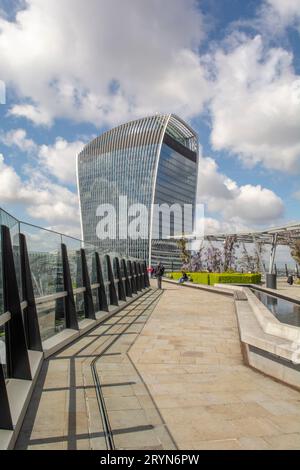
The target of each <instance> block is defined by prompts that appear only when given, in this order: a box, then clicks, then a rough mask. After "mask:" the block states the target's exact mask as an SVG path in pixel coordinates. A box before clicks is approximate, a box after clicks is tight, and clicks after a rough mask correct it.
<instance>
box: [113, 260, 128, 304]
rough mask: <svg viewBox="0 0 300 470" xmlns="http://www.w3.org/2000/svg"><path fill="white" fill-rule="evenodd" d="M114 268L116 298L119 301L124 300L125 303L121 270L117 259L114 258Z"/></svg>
mask: <svg viewBox="0 0 300 470" xmlns="http://www.w3.org/2000/svg"><path fill="white" fill-rule="evenodd" d="M115 266H116V275H117V280H118V297H119V300H124V302H126V294H125V287H124V282H123V279H122V274H121V269H120V261H119V258H117V257H116V258H115Z"/></svg>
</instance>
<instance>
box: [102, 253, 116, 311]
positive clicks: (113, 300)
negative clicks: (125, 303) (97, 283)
mask: <svg viewBox="0 0 300 470" xmlns="http://www.w3.org/2000/svg"><path fill="white" fill-rule="evenodd" d="M105 258H106V263H107V276H108V281H109V298H110V303H111V305H119V302H118V297H117V292H116V286H115V279H114V275H113V270H112V267H111V261H110V256H109V255H105Z"/></svg>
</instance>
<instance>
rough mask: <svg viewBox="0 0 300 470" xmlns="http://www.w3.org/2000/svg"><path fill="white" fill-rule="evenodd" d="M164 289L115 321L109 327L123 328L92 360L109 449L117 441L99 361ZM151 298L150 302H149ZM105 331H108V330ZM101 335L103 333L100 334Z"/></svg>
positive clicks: (145, 298)
mask: <svg viewBox="0 0 300 470" xmlns="http://www.w3.org/2000/svg"><path fill="white" fill-rule="evenodd" d="M162 292H163V291H154V292H153V291H151V292H150V293H149V294H146V295H145V296H143V297H142V299H141V300H140V301H139V302H137V303H136V304H133V306H132V307H131V308H130V309H129V311H128V312H127V313H126V314H125V315H122V316H121V317H120V318H119V319H118V320H117V321H116V322H115V323H113V324H112V325H111V326H110V328H108V330H109V329H111V328H112V327H114V326H118V325H119V326H120V327H121V329H120V331H118V332H117V333H116V334H115V336H114V338H113V339H112V340H111V341H110V342H109V344H106V346H105V347H104V349H103V350H102V351H101V353H100V354H98V355H97V356H96V357H95V358H94V359H93V361H92V362H91V372H92V377H93V381H94V385H95V390H96V397H97V402H98V407H99V411H100V415H101V420H102V425H103V432H104V437H105V443H106V447H107V449H108V450H115V449H116V446H115V442H114V435H113V430H112V429H111V425H110V421H109V416H108V411H107V408H106V404H105V398H104V396H103V391H102V385H101V380H100V377H99V374H98V371H97V363H98V362H99V360H100V359H101V357H102V356H103V355H104V354H105V353H107V351H108V350H109V349H110V348H111V347H112V346H113V345H114V344H115V343H116V342H117V341H118V340H119V339H120V338H121V337H122V335H124V334H125V333H126V332H127V330H128V329H129V328H130V327H131V326H133V325H134V324H136V323H137V321H138V320H139V318H140V317H141V316H142V315H144V314H145V312H146V311H147V310H148V309H149V308H150V307H151V306H152V305H153V304H154V303H155V302H156V301H157V300H158V299H159V297H160V296H161V294H162ZM148 300H149V302H147V301H148ZM144 303H146V306H145V308H143V309H142V310H141V311H139V310H138V309H139V307H140V306H141V305H142V304H144ZM137 310H138V313H137V315H131V314H132V313H133V312H134V311H137ZM130 317H133V320H132V321H129V323H126V324H125V326H124V328H122V326H123V325H124V323H121V321H123V320H124V319H125V320H126V318H130ZM108 330H106V331H105V333H107V331H108ZM100 336H101V335H100Z"/></svg>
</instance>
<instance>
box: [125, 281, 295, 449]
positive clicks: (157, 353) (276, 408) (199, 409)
mask: <svg viewBox="0 0 300 470" xmlns="http://www.w3.org/2000/svg"><path fill="white" fill-rule="evenodd" d="M164 288H165V291H164V294H163V296H162V298H161V300H160V302H159V304H158V305H157V306H156V308H155V310H154V312H153V313H152V316H151V318H150V320H149V321H148V323H147V324H146V326H145V328H144V329H143V331H142V332H141V334H140V336H139V338H138V339H137V341H136V342H135V344H134V345H133V347H132V348H131V349H130V352H129V355H130V357H131V359H132V360H133V361H134V363H135V365H136V367H137V369H138V371H139V373H140V374H141V376H142V377H143V379H144V381H145V383H146V384H147V386H148V388H149V391H150V392H151V394H152V397H153V399H154V401H155V403H156V405H157V407H158V409H159V411H160V413H161V415H162V417H163V420H164V421H165V423H166V425H167V427H168V428H169V431H170V433H171V434H172V436H173V438H174V439H175V441H176V443H177V446H178V447H179V449H300V393H299V392H298V391H295V390H293V389H292V388H290V387H288V386H285V385H283V384H280V383H278V382H276V381H275V380H273V379H271V378H268V377H266V376H264V375H263V374H261V373H259V372H256V371H254V370H252V369H250V368H249V367H247V366H245V365H244V364H243V359H242V354H241V349H240V341H239V334H238V328H237V322H236V316H235V311H234V304H233V300H232V299H231V298H228V297H225V296H222V295H219V294H214V293H210V292H205V291H198V290H196V289H190V288H188V287H182V286H176V285H175V286H174V285H170V284H166V283H165V284H164Z"/></svg>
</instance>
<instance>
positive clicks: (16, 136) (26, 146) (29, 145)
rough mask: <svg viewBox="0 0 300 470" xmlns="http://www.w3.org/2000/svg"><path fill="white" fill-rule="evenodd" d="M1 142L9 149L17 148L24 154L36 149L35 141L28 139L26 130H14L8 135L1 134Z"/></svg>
mask: <svg viewBox="0 0 300 470" xmlns="http://www.w3.org/2000/svg"><path fill="white" fill-rule="evenodd" d="M0 142H2V143H3V144H4V145H6V146H8V147H12V146H16V147H18V148H19V149H20V150H21V151H22V152H29V151H32V150H34V149H35V148H36V144H35V143H34V141H33V140H32V139H28V138H27V133H26V131H25V130H24V129H13V130H11V131H8V132H7V133H4V132H0Z"/></svg>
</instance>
